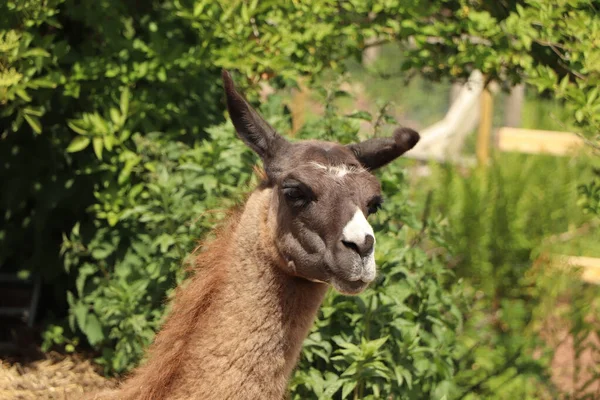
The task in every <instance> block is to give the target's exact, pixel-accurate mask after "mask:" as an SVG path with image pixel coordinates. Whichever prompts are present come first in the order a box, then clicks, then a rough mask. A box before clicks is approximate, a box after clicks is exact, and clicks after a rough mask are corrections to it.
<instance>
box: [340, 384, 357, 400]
mask: <svg viewBox="0 0 600 400" xmlns="http://www.w3.org/2000/svg"><path fill="white" fill-rule="evenodd" d="M357 384H358V381H356V380H354V379H353V380H351V381H347V382H344V384H343V385H342V399H345V398H346V397H348V395H349V394H350V393H352V391H353V390H354V388H355V387H356V385H357Z"/></svg>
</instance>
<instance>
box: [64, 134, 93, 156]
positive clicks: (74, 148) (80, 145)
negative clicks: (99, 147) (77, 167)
mask: <svg viewBox="0 0 600 400" xmlns="http://www.w3.org/2000/svg"><path fill="white" fill-rule="evenodd" d="M89 144H90V138H88V137H85V136H78V137H76V138H74V139H73V140H72V141H71V143H70V144H69V146H68V147H67V152H68V153H76V152H78V151H81V150H83V149H85V148H86V147H88V145H89Z"/></svg>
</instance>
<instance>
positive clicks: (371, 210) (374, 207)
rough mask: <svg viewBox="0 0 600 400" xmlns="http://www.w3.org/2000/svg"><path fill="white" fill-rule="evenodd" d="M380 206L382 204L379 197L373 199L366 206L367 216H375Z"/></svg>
mask: <svg viewBox="0 0 600 400" xmlns="http://www.w3.org/2000/svg"><path fill="white" fill-rule="evenodd" d="M382 204H383V199H382V198H381V197H379V196H377V197H374V198H373V199H372V200H371V201H370V202H369V204H368V205H367V213H368V215H371V214H375V213H376V212H377V211H379V210H381V206H382Z"/></svg>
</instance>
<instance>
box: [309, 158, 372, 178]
mask: <svg viewBox="0 0 600 400" xmlns="http://www.w3.org/2000/svg"><path fill="white" fill-rule="evenodd" d="M310 164H311V165H312V166H313V167H317V168H319V169H322V170H324V171H326V172H327V173H328V174H330V175H332V176H334V177H336V178H343V177H344V176H346V175H347V174H355V173H356V174H357V173H361V172H365V169H364V168H361V167H351V166H349V165H345V164H342V165H323V164H320V163H318V162H314V161H312V162H311V163H310Z"/></svg>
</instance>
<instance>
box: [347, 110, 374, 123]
mask: <svg viewBox="0 0 600 400" xmlns="http://www.w3.org/2000/svg"><path fill="white" fill-rule="evenodd" d="M347 117H348V118H356V119H362V120H364V121H369V122H371V121H373V116H372V115H371V114H370V113H369V112H367V111H356V112H354V113H352V114H350V115H347Z"/></svg>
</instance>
